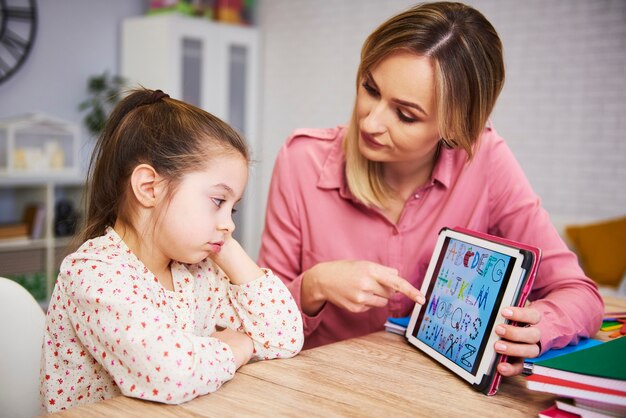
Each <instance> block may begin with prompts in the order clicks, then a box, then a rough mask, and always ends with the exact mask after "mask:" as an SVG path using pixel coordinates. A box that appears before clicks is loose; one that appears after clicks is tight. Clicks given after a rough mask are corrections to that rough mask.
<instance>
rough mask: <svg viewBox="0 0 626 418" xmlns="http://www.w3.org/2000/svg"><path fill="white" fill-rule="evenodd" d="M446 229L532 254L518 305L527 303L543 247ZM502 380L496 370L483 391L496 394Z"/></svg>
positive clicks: (500, 356)
mask: <svg viewBox="0 0 626 418" xmlns="http://www.w3.org/2000/svg"><path fill="white" fill-rule="evenodd" d="M444 229H452V230H453V231H457V232H461V233H464V234H467V235H473V236H475V237H478V238H482V239H484V240H487V241H491V242H496V243H499V244H503V245H507V246H510V247H514V248H519V249H521V250H525V251H527V253H528V254H531V255H532V257H528V259H529V260H528V261H529V264H527V265H525V266H523V267H524V268H525V269H526V278H525V284H524V286H523V288H522V289H521V291H520V294H519V296H518V301H517V304H516V306H524V304H525V303H526V300H527V299H528V295H529V294H530V291H531V289H532V287H533V283H534V282H535V276H536V274H537V269H538V268H539V261H540V260H541V249H539V248H537V247H533V246H530V245H527V244H522V243H520V242H517V241H513V240H510V239H506V238H500V237H497V236H494V235H489V234H487V233H484V232H478V231H472V230H470V229H467V228H463V227H455V228H444ZM511 324H515V322H511ZM507 357H508V356H505V355H499V359H498V360H496V367H497V364H498V363H502V362H506V360H507ZM501 380H502V375H501V374H500V373H498V371H497V370H496V372H495V373H494V374H493V380H492V381H491V384H488V385H487V386H486V387H485V389H484V390H482V392H483V393H485V394H487V395H489V396H491V395H495V394H496V392H497V391H498V386H500V381H501Z"/></svg>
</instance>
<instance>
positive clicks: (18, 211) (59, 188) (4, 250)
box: [0, 173, 85, 306]
mask: <svg viewBox="0 0 626 418" xmlns="http://www.w3.org/2000/svg"><path fill="white" fill-rule="evenodd" d="M84 182H85V177H84V176H79V175H76V174H71V175H70V174H67V173H65V174H62V173H49V174H43V173H42V174H40V175H32V176H31V175H29V176H25V175H19V176H17V175H11V176H7V175H0V198H1V199H2V202H0V203H2V210H3V211H7V212H9V213H3V216H4V217H5V218H6V217H10V218H11V221H12V222H19V221H20V220H21V216H22V213H23V212H24V208H25V207H26V206H27V205H29V204H43V206H44V208H45V221H44V227H43V237H42V238H40V239H25V240H24V241H15V242H11V241H4V242H3V241H2V240H0V276H11V275H22V274H30V273H40V272H41V273H44V276H45V281H46V283H45V286H46V297H45V299H44V300H42V301H40V302H41V305H42V306H45V305H47V303H48V299H49V297H50V294H51V293H52V288H53V285H54V282H55V280H56V275H57V271H58V268H59V265H60V262H61V260H62V258H63V257H64V256H65V254H66V253H67V252H68V250H67V249H66V247H68V246H69V244H70V242H71V240H72V238H71V237H56V236H55V235H54V217H55V205H56V203H57V200H59V199H60V198H64V199H69V200H70V201H72V203H73V205H74V208H75V210H77V211H79V212H80V211H82V206H83V205H82V196H83V193H84Z"/></svg>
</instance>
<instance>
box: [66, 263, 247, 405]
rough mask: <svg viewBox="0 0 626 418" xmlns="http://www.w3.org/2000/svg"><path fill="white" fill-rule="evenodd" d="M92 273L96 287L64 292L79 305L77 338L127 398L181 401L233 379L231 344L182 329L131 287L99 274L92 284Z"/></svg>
mask: <svg viewBox="0 0 626 418" xmlns="http://www.w3.org/2000/svg"><path fill="white" fill-rule="evenodd" d="M89 263H90V265H91V264H100V265H101V266H102V265H105V264H106V263H102V262H95V263H93V262H92V261H90V262H89ZM79 267H84V266H83V265H82V264H77V265H76V269H78V268H79ZM105 267H107V266H106V265H105ZM109 267H110V266H109ZM89 270H91V269H89ZM94 270H95V269H94ZM87 271H88V269H87V268H84V269H83V272H82V277H83V278H84V281H83V282H82V283H89V282H91V283H93V284H92V285H88V284H82V285H80V286H78V287H72V288H65V289H63V293H64V295H62V297H66V298H67V300H68V304H69V303H71V304H73V305H74V308H75V309H73V310H71V309H68V310H67V312H68V315H70V320H71V322H72V323H73V324H74V328H75V330H76V335H77V337H78V338H79V340H80V341H81V343H82V344H83V345H84V346H85V347H86V348H87V349H88V350H89V353H90V354H91V355H92V356H93V358H94V359H95V360H96V361H98V363H100V364H101V365H102V367H104V368H105V369H106V370H107V372H108V373H109V374H110V375H111V376H112V377H113V379H114V380H115V382H116V383H117V385H118V386H119V388H120V390H121V391H122V393H123V394H124V395H126V396H131V397H137V398H142V399H147V400H153V401H158V402H164V403H181V402H184V401H188V400H190V399H193V398H195V397H196V396H199V395H203V394H206V393H209V392H214V391H216V390H217V389H218V388H219V387H220V386H221V385H222V384H223V383H224V382H226V381H228V380H230V379H231V378H232V377H233V375H234V373H235V370H236V358H235V357H234V355H233V351H232V349H231V347H230V346H229V345H228V344H227V343H225V342H223V341H221V340H220V339H218V338H212V337H199V336H196V335H193V334H191V333H189V332H184V331H182V330H180V329H179V328H178V327H177V326H176V324H173V323H170V322H168V319H167V317H166V316H165V315H163V313H162V312H161V311H160V310H158V309H156V308H155V307H154V305H153V304H152V303H150V302H149V301H148V300H145V299H144V298H142V297H141V296H140V293H138V292H137V293H136V292H134V291H133V290H134V289H133V285H132V284H129V283H125V284H122V283H120V285H119V286H116V285H112V284H107V285H104V283H103V282H104V281H103V280H102V279H101V278H98V277H96V275H95V274H93V276H94V277H93V280H90V279H92V277H84V276H86V272H87ZM72 277H78V276H72ZM115 279H117V280H120V281H123V280H125V279H123V278H121V277H119V276H118V277H116V278H115ZM63 284H64V285H67V280H66V281H64V283H63Z"/></svg>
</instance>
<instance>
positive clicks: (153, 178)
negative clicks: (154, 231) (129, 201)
mask: <svg viewBox="0 0 626 418" xmlns="http://www.w3.org/2000/svg"><path fill="white" fill-rule="evenodd" d="M130 184H131V187H132V189H133V195H134V196H135V199H137V201H138V202H139V204H141V205H142V206H143V207H146V208H152V207H154V206H155V205H156V203H157V199H158V197H159V193H160V190H161V188H162V182H161V177H160V176H159V173H157V172H156V170H155V169H154V167H152V166H151V165H149V164H139V165H138V166H137V167H135V169H134V170H133V173H132V174H131V176H130Z"/></svg>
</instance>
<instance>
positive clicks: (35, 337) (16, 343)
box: [0, 277, 45, 418]
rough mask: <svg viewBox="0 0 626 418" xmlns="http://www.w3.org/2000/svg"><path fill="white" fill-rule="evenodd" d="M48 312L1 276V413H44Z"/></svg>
mask: <svg viewBox="0 0 626 418" xmlns="http://www.w3.org/2000/svg"><path fill="white" fill-rule="evenodd" d="M44 325H45V315H44V313H43V310H42V309H41V307H40V306H39V304H38V303H37V301H36V300H35V299H34V298H33V297H32V296H31V295H30V293H28V292H27V291H26V289H24V288H23V287H22V286H20V285H19V284H17V283H16V282H14V281H12V280H9V279H5V278H4V277H0V415H1V416H2V417H6V418H18V417H19V418H21V417H33V416H36V415H39V414H41V413H42V411H41V410H40V402H39V367H40V363H41V348H42V343H43V334H44Z"/></svg>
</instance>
